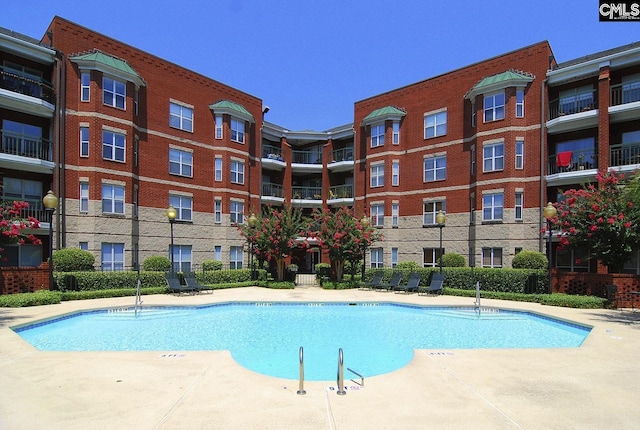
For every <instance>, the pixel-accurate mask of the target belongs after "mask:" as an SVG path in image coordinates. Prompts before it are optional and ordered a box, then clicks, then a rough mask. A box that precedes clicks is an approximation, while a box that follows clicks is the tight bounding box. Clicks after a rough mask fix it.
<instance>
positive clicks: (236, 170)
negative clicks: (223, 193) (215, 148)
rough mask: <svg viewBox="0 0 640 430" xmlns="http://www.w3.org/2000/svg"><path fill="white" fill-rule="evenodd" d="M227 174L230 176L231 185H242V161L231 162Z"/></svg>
mask: <svg viewBox="0 0 640 430" xmlns="http://www.w3.org/2000/svg"><path fill="white" fill-rule="evenodd" d="M230 164H231V165H230V166H229V172H230V174H231V177H230V178H229V179H230V182H231V183H232V184H239V185H244V161H240V160H231V163H230Z"/></svg>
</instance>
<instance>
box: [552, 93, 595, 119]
mask: <svg viewBox="0 0 640 430" xmlns="http://www.w3.org/2000/svg"><path fill="white" fill-rule="evenodd" d="M597 108H598V98H597V97H596V91H595V90H593V91H589V92H586V93H582V94H577V95H575V96H571V97H562V98H557V99H555V100H551V101H550V102H549V119H555V118H558V117H561V116H565V115H572V114H575V113H578V112H587V111H590V110H592V109H597Z"/></svg>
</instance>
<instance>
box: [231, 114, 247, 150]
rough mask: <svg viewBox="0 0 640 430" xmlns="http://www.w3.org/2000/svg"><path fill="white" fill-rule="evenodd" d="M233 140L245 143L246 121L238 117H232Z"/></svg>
mask: <svg viewBox="0 0 640 430" xmlns="http://www.w3.org/2000/svg"><path fill="white" fill-rule="evenodd" d="M230 128H231V140H232V141H233V142H238V143H243V144H244V135H245V129H244V121H243V120H240V119H236V118H233V117H232V118H231V124H230Z"/></svg>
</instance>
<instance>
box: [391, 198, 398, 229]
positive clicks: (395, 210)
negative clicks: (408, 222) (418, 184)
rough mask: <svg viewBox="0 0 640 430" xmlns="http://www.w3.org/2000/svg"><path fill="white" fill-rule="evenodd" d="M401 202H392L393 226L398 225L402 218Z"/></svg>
mask: <svg viewBox="0 0 640 430" xmlns="http://www.w3.org/2000/svg"><path fill="white" fill-rule="evenodd" d="M399 214H400V203H391V227H396V228H397V227H398V223H399V219H400V216H399Z"/></svg>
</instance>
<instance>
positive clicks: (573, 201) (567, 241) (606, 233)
mask: <svg viewBox="0 0 640 430" xmlns="http://www.w3.org/2000/svg"><path fill="white" fill-rule="evenodd" d="M635 176H636V177H634V178H633V179H632V180H631V181H629V185H630V186H629V187H628V188H626V189H625V187H623V185H624V176H623V175H617V174H616V173H614V172H613V173H612V172H607V173H604V174H603V173H600V172H598V174H597V175H596V179H597V181H598V184H597V186H595V185H594V184H590V185H588V186H586V187H585V188H583V189H580V190H575V189H573V190H568V191H566V192H565V193H564V197H565V199H564V200H563V201H562V202H560V203H559V204H558V206H557V208H558V211H557V215H556V217H555V218H556V219H553V220H552V223H553V224H554V225H555V226H556V227H557V228H559V229H560V231H561V234H560V249H588V250H589V251H590V252H591V254H590V258H597V259H598V260H600V261H601V262H602V264H604V265H606V266H608V267H609V269H610V271H612V272H614V273H620V272H621V271H622V268H623V266H624V263H625V262H626V261H627V260H628V259H629V258H630V257H631V255H632V253H633V252H634V248H637V246H638V240H639V239H640V224H639V223H638V222H639V221H640V195H639V194H638V191H639V190H640V184H639V182H638V181H639V179H638V177H637V175H635Z"/></svg>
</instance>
